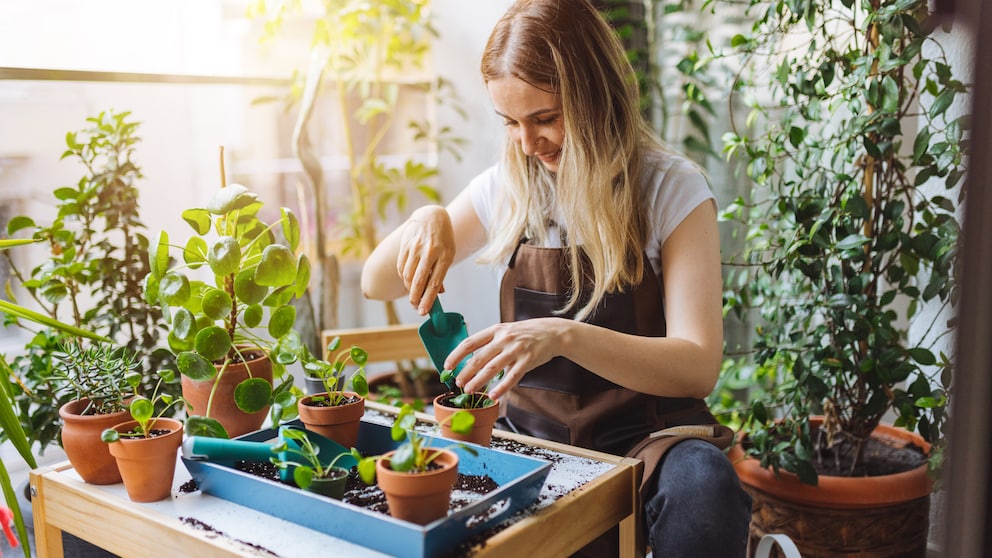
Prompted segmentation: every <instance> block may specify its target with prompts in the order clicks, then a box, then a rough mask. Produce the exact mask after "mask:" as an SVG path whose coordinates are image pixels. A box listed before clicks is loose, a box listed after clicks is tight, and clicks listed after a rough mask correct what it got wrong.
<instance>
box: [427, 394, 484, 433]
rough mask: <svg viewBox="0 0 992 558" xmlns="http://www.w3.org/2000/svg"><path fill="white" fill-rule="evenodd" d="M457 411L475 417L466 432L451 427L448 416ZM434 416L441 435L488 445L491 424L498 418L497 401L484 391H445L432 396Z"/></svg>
mask: <svg viewBox="0 0 992 558" xmlns="http://www.w3.org/2000/svg"><path fill="white" fill-rule="evenodd" d="M458 411H464V412H466V413H469V414H471V415H472V416H473V417H475V423H474V424H473V426H472V430H471V431H470V432H468V433H466V434H459V433H458V432H455V431H454V430H452V428H451V421H450V420H449V417H451V415H453V414H455V413H456V412H458ZM434 417H435V418H436V419H437V421H438V424H439V425H440V427H441V436H443V437H445V438H450V439H452V440H460V441H462V442H472V443H473V444H479V445H480V446H488V445H489V443H490V442H491V441H492V438H493V426H494V425H495V424H496V419H498V418H499V403H497V402H496V401H493V400H492V399H491V398H490V397H489V396H488V395H487V394H485V393H458V392H452V393H446V394H443V395H438V396H437V397H435V398H434Z"/></svg>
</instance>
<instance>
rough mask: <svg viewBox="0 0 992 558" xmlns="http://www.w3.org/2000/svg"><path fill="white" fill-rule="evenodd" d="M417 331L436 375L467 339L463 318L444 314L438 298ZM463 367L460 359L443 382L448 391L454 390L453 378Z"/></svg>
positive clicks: (463, 363) (440, 372)
mask: <svg viewBox="0 0 992 558" xmlns="http://www.w3.org/2000/svg"><path fill="white" fill-rule="evenodd" d="M419 331H420V340H421V341H423V342H424V348H425V349H427V354H428V355H430V357H431V361H432V362H433V363H434V367H435V368H437V372H438V374H442V373H443V372H444V370H445V368H444V361H445V359H447V358H448V355H449V354H451V351H453V350H454V349H455V347H457V346H458V344H459V343H461V342H462V341H464V340H465V339H466V338H467V337H468V328H467V327H465V318H464V317H463V316H462V315H461V314H459V313H457V312H445V311H444V309H443V308H441V298H440V297H435V298H434V304H433V305H432V306H431V313H430V318H428V319H427V321H426V322H424V323H423V324H422V325H421V326H420V330H419ZM469 356H471V355H469ZM467 358H468V357H466V359H467ZM464 366H465V359H462V361H461V362H459V363H458V365H457V366H456V367H455V368H454V369H453V370H452V374H451V377H450V378H448V379H447V381H446V382H444V383H445V385H447V386H448V389H451V390H454V389H455V377H456V376H458V373H459V372H460V371H461V369H462V368H463V367H464Z"/></svg>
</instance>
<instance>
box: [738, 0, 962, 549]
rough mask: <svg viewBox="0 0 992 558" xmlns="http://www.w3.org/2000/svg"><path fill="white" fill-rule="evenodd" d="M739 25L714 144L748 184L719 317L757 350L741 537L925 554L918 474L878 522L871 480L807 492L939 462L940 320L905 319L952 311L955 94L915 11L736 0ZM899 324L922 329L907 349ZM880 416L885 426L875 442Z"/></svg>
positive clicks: (946, 379) (944, 377)
mask: <svg viewBox="0 0 992 558" xmlns="http://www.w3.org/2000/svg"><path fill="white" fill-rule="evenodd" d="M749 13H750V14H751V15H752V16H753V17H754V18H755V19H754V24H753V27H752V29H751V31H750V32H749V33H747V34H742V35H738V36H736V37H734V38H733V41H732V44H733V46H735V47H737V48H738V49H739V51H740V52H743V53H744V54H745V61H746V62H747V64H746V65H745V67H744V70H743V71H742V73H741V79H740V82H739V83H738V84H737V88H736V89H735V91H739V92H742V93H743V94H744V97H745V98H746V99H748V100H749V101H750V103H751V107H752V112H751V114H750V115H749V119H748V123H749V124H752V125H753V127H752V128H749V129H747V130H745V129H743V128H737V129H736V130H735V131H734V132H732V133H729V134H727V135H726V136H725V138H724V139H725V148H726V149H727V151H728V152H729V153H730V154H731V155H733V156H737V157H740V158H742V159H743V160H744V162H745V163H746V168H747V174H748V176H749V177H750V178H751V179H752V180H753V181H754V185H755V186H754V188H755V189H754V193H753V195H752V196H751V198H750V199H747V200H745V199H741V200H738V202H737V203H736V204H735V205H734V206H733V207H731V208H730V210H729V211H728V212H727V215H728V217H729V218H731V219H740V220H741V221H743V223H744V225H745V232H746V238H747V239H748V245H747V246H748V248H747V251H746V252H745V258H744V260H743V261H739V262H735V263H738V264H740V267H739V268H738V271H736V272H735V273H734V274H733V275H732V276H731V278H730V283H729V285H730V289H729V290H728V292H727V301H728V310H736V311H742V312H745V311H748V310H750V311H752V312H753V313H754V314H757V315H758V323H757V328H756V330H755V334H754V349H755V352H754V353H753V355H751V356H749V357H748V358H746V359H744V360H743V361H741V362H737V363H736V365H737V366H741V367H743V366H747V367H750V368H749V369H751V370H757V371H760V374H759V375H756V376H754V377H755V378H758V379H760V380H761V382H760V383H761V384H762V386H763V388H764V390H763V391H761V390H759V392H758V393H756V394H752V397H753V401H752V402H751V404H750V406H749V407H748V408H746V409H745V411H744V413H743V414H742V416H741V418H742V423H743V424H742V426H743V428H742V433H743V434H744V436H743V444H742V448H743V453H744V454H747V455H748V456H750V458H752V459H753V461H752V459H745V458H744V457H743V455H742V453H738V454H737V455H736V457H735V459H736V461H737V467H738V472H739V473H740V474H741V477H742V479H743V480H744V483H745V485H746V487H747V488H748V490H749V491H750V492H751V493H752V495H753V496H754V497H755V514H754V518H753V520H752V534H753V535H756V536H755V537H754V538H755V540H757V539H759V538H760V536H757V535H761V534H763V533H765V532H768V531H783V532H785V533H787V534H788V535H790V536H791V537H792V538H793V539H795V540H796V541H797V543H798V545H799V548H800V550H802V552H803V555H804V556H835V555H843V556H848V555H851V556H853V555H855V554H857V555H869V554H870V555H900V556H903V555H907V556H917V555H918V556H923V555H924V554H925V551H926V537H927V522H928V509H929V496H928V495H929V492H930V490H931V483H930V482H929V479H928V478H927V476H926V466H925V464H920V465H919V466H917V467H915V468H914V470H913V472H912V473H903V474H901V476H909V477H911V479H912V480H911V481H910V482H911V486H910V488H908V489H903V494H902V496H886V498H887V499H886V500H884V501H883V502H882V504H883V505H884V506H885V507H884V508H883V509H881V510H878V509H875V508H874V504H873V503H872V502H870V496H872V495H873V494H876V493H879V492H880V491H879V490H877V489H875V488H872V487H860V488H854V489H852V490H848V492H847V497H846V498H845V499H842V500H841V501H839V502H833V503H824V504H820V503H814V502H812V501H811V500H810V499H812V498H816V497H819V496H823V495H825V494H827V493H828V492H830V488H831V487H832V486H834V485H835V484H838V483H841V484H846V482H847V481H853V480H854V479H853V477H861V478H859V479H857V480H858V481H859V482H862V481H864V482H867V481H869V480H870V479H867V478H865V477H866V476H871V475H873V473H872V472H871V471H870V468H871V467H872V466H873V465H872V463H873V461H872V460H870V459H869V456H870V455H872V456H873V455H874V454H875V453H878V452H882V453H885V454H888V453H890V451H896V452H902V453H906V452H909V451H910V450H912V449H913V447H914V446H915V447H916V448H919V450H921V452H917V453H920V455H919V461H917V463H921V462H922V461H923V460H924V459H929V460H930V462H931V463H932V464H934V465H936V464H937V463H938V462H939V460H940V456H941V449H942V445H943V429H944V426H945V419H946V415H945V408H946V406H947V403H948V395H949V391H950V385H951V372H952V370H951V361H952V359H951V358H950V357H948V356H947V355H946V354H945V353H944V351H943V350H942V349H941V348H940V346H941V344H940V339H941V338H945V337H948V334H949V333H950V332H951V331H952V328H953V324H952V322H950V321H948V319H947V317H946V316H945V315H943V314H940V313H937V314H935V315H930V316H927V315H926V314H923V313H921V312H920V310H921V308H922V307H923V306H924V305H925V304H927V303H930V304H933V305H936V306H938V307H941V308H944V307H949V306H951V305H952V304H953V302H954V298H955V284H956V283H955V277H954V272H955V260H956V255H957V248H956V243H957V237H958V230H959V224H958V221H957V218H956V215H955V207H956V201H958V202H960V199H958V200H955V196H956V194H955V192H954V187H955V186H957V184H958V182H959V180H960V178H961V176H962V174H963V170H962V160H963V158H964V155H965V153H964V150H965V149H966V146H967V141H966V140H965V139H964V138H963V128H964V123H963V120H962V119H956V118H953V117H952V116H951V114H950V113H949V112H948V108H949V107H950V105H951V103H952V101H953V100H954V98H955V97H956V96H958V95H962V94H964V93H966V86H965V85H964V84H963V83H962V82H961V81H960V80H959V79H958V78H956V77H955V69H954V67H953V65H952V64H951V63H950V62H949V61H948V60H947V59H946V58H945V51H944V50H943V49H942V48H941V45H940V40H939V39H938V38H937V36H936V35H935V33H934V22H933V21H932V20H931V19H930V18H929V16H928V13H927V2H926V1H924V0H900V1H889V0H872V1H870V2H851V1H842V2H826V3H823V2H802V3H797V2H787V1H777V0H775V1H758V0H753V1H752V2H751V3H750V10H749ZM751 69H753V70H754V72H750V71H749V70H751ZM914 320H916V321H918V323H923V324H924V325H923V327H917V328H916V329H918V330H919V331H925V332H928V333H929V334H928V335H925V336H910V335H909V324H910V323H911V322H912V321H914ZM730 351H731V352H736V349H735V348H730ZM888 416H892V417H894V424H893V425H891V426H894V427H897V429H896V430H895V431H892V430H890V431H889V433H887V434H885V436H884V438H885V439H886V440H887V442H886V443H880V442H879V441H878V439H877V437H876V436H877V434H878V431H879V429H880V428H882V427H884V426H886V425H884V424H883V423H882V421H883V418H885V417H888ZM880 425H882V427H880ZM906 440H910V441H909V442H907V441H906ZM886 448H889V449H886ZM737 450H738V451H740V450H741V447H738V448H737ZM923 454H926V455H923ZM836 465H840V467H839V468H837V467H834V466H836ZM895 477H900V475H882V476H879V477H877V478H881V479H883V480H884V481H885V482H895V481H896V480H898V478H895ZM872 478H875V477H872ZM764 481H769V484H765V483H764ZM810 485H817V487H816V488H813V487H811V486H810ZM776 487H778V488H776ZM783 487H785V488H783ZM791 496H801V498H802V499H800V500H798V501H794V500H793V501H790V498H791ZM821 506H824V507H826V508H828V509H829V511H828V512H823V513H820V512H818V511H817V510H818V509H820V508H821ZM843 508H847V509H852V508H853V509H854V511H853V512H851V513H843V512H842V511H838V510H841V509H843ZM858 553H864V554H858Z"/></svg>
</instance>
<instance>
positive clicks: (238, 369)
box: [180, 349, 272, 438]
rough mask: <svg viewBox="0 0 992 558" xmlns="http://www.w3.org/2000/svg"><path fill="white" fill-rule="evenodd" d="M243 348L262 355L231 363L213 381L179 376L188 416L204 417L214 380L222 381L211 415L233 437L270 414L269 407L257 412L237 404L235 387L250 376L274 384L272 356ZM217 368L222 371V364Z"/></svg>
mask: <svg viewBox="0 0 992 558" xmlns="http://www.w3.org/2000/svg"><path fill="white" fill-rule="evenodd" d="M242 351H243V352H244V353H245V354H248V353H255V354H259V355H261V356H259V357H257V358H254V359H251V360H249V361H248V362H246V363H232V364H229V365H228V366H227V369H226V370H224V374H223V375H221V376H216V377H214V379H213V380H206V381H196V380H191V379H190V378H188V377H187V376H185V375H180V376H181V381H182V388H183V399H185V400H186V402H187V405H188V407H187V409H186V412H187V414H188V415H199V416H203V413H205V412H206V410H207V402H208V401H209V400H210V391H211V390H212V389H213V385H214V382H220V383H219V384H218V386H217V391H216V393H215V394H214V401H213V405H211V407H210V414H209V418H212V419H215V420H217V421H218V422H220V423H221V425H223V426H224V429H225V430H227V433H228V435H229V436H230V437H232V438H234V437H236V436H240V435H242V434H247V433H248V432H254V431H255V430H258V429H259V428H261V427H262V423H263V422H265V417H266V416H268V414H269V407H268V406H266V407H265V408H264V409H262V410H260V411H258V412H255V413H246V412H244V411H242V410H241V409H239V408H238V406H237V405H235V403H234V389H235V388H236V387H238V384H240V383H241V382H243V381H245V380H247V379H248V378H262V379H263V380H265V381H267V382H269V384H272V362H271V361H270V360H269V357H268V356H267V355H265V354H264V353H261V352H259V351H256V350H254V349H247V350H244V349H242ZM217 369H218V370H220V367H219V366H218V367H217ZM249 371H250V374H249Z"/></svg>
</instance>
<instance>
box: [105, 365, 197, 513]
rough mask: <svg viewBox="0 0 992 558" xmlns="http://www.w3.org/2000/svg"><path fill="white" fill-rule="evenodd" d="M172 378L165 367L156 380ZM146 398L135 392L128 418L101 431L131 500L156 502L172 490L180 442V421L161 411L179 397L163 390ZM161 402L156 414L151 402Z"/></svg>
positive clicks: (181, 426)
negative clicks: (164, 415) (160, 408)
mask: <svg viewBox="0 0 992 558" xmlns="http://www.w3.org/2000/svg"><path fill="white" fill-rule="evenodd" d="M174 381H175V376H174V375H173V373H172V372H171V371H169V370H164V371H161V372H160V378H159V384H158V386H161V385H163V384H168V383H171V382H174ZM158 386H157V387H156V393H155V394H153V396H152V398H151V399H149V398H147V397H144V396H140V395H139V396H136V397H134V398H133V399H132V400H131V402H130V403H129V404H128V412H129V414H130V415H131V420H128V421H125V422H121V423H118V424H115V425H114V426H112V427H110V428H107V429H106V430H104V431H103V432H102V433H101V440H103V441H104V442H106V443H107V444H108V445H109V448H110V453H111V455H113V456H114V459H115V460H116V461H117V467H118V468H119V469H120V472H121V478H122V480H123V481H124V488H125V490H127V495H128V498H130V499H131V500H132V501H135V502H157V501H159V500H162V499H164V498H167V497H168V496H169V494H170V493H171V491H172V481H173V477H174V476H175V472H176V458H177V455H178V451H179V446H180V445H182V442H183V423H182V422H180V421H178V420H176V419H173V418H168V417H163V416H162V415H163V414H164V413H165V412H166V411H167V410H168V409H169V407H171V406H172V405H174V404H176V403H178V402H180V401H181V399H175V398H173V397H172V396H171V395H169V394H167V393H158ZM157 403H161V404H162V410H161V411H160V412H159V413H158V415H157V416H156V413H155V406H156V404H157Z"/></svg>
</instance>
